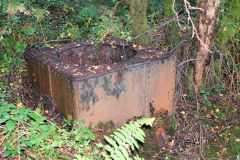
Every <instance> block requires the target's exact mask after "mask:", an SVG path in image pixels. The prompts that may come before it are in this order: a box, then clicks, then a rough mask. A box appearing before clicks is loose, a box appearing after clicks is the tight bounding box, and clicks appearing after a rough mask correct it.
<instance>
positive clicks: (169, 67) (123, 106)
mask: <svg viewBox="0 0 240 160" xmlns="http://www.w3.org/2000/svg"><path fill="white" fill-rule="evenodd" d="M174 68H175V56H172V57H169V59H167V60H165V61H164V62H163V61H162V60H158V61H153V62H150V63H149V62H148V63H140V64H137V65H132V66H128V67H127V68H124V69H120V70H118V71H115V72H112V73H108V74H104V75H100V76H98V77H90V78H88V79H85V80H79V81H74V82H73V88H74V94H75V100H74V101H75V102H76V110H75V113H74V117H75V119H77V120H80V119H81V118H83V119H85V122H86V124H89V123H90V122H93V123H94V124H97V123H98V122H99V121H102V122H107V121H109V120H113V121H114V122H115V123H117V125H118V124H122V123H124V122H126V121H127V120H128V119H129V118H131V117H134V116H144V117H149V116H150V103H151V104H152V106H153V107H154V109H155V112H164V111H169V112H170V113H171V112H172V106H173V98H174V88H175V80H174V79H173V80H170V78H175V69H174Z"/></svg>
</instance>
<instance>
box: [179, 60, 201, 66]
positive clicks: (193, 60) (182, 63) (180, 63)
mask: <svg viewBox="0 0 240 160" xmlns="http://www.w3.org/2000/svg"><path fill="white" fill-rule="evenodd" d="M196 60H198V59H188V60H186V61H183V62H181V63H180V64H178V65H177V67H179V66H181V65H183V64H185V63H187V62H190V61H196Z"/></svg>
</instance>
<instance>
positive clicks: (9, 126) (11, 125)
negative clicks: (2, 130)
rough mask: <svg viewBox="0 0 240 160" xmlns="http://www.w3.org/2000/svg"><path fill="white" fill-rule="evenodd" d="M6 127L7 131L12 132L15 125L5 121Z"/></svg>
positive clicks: (10, 121)
mask: <svg viewBox="0 0 240 160" xmlns="http://www.w3.org/2000/svg"><path fill="white" fill-rule="evenodd" d="M6 127H7V128H8V129H9V130H13V129H14V128H15V124H14V122H13V121H12V120H9V121H7V123H6Z"/></svg>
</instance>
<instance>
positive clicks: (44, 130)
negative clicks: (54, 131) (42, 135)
mask: <svg viewBox="0 0 240 160" xmlns="http://www.w3.org/2000/svg"><path fill="white" fill-rule="evenodd" d="M39 128H40V130H41V131H43V132H47V131H48V130H49V127H48V126H47V125H40V126H39Z"/></svg>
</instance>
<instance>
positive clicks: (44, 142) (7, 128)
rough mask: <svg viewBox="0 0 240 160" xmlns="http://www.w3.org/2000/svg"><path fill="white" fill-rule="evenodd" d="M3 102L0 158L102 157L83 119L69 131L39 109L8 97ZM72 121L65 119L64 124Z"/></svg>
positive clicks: (67, 124) (0, 119)
mask: <svg viewBox="0 0 240 160" xmlns="http://www.w3.org/2000/svg"><path fill="white" fill-rule="evenodd" d="M0 106H1V107H0V124H1V129H0V135H1V137H2V138H1V145H0V147H1V148H0V155H1V156H2V157H1V158H6V157H9V158H10V157H12V158H15V159H18V158H20V157H21V158H22V159H27V157H28V158H29V159H50V158H52V159H58V158H63V159H73V158H78V159H81V158H83V157H85V158H93V159H96V158H99V156H98V155H97V154H96V153H97V150H93V146H92V141H94V140H95V136H94V134H93V133H92V132H91V131H90V130H89V129H88V127H86V126H83V125H82V124H81V122H76V121H75V122H74V124H73V126H72V129H70V130H69V131H68V130H67V129H61V128H59V127H58V126H57V124H56V123H54V122H51V121H48V120H47V118H46V117H45V116H41V113H40V110H39V109H37V110H36V111H31V109H29V108H25V107H23V106H21V104H18V105H17V107H16V106H15V105H13V104H8V103H7V102H6V101H1V104H0ZM70 125H71V123H69V121H66V123H65V124H64V126H63V127H67V126H70ZM2 153H3V154H2ZM10 159H11V158H10Z"/></svg>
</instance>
